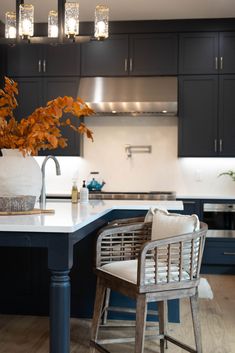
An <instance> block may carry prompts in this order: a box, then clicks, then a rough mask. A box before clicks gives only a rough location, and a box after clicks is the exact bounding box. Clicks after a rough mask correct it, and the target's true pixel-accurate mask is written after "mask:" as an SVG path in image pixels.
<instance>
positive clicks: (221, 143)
mask: <svg viewBox="0 0 235 353" xmlns="http://www.w3.org/2000/svg"><path fill="white" fill-rule="evenodd" d="M219 151H220V152H222V151H223V140H222V139H220V140H219Z"/></svg>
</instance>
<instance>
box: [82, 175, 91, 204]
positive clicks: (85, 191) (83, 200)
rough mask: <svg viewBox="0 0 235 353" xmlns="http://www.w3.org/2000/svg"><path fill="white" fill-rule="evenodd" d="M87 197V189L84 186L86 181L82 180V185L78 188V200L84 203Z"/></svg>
mask: <svg viewBox="0 0 235 353" xmlns="http://www.w3.org/2000/svg"><path fill="white" fill-rule="evenodd" d="M88 199H89V191H88V189H87V187H86V181H85V180H83V184H82V187H81V189H80V202H81V203H86V202H88Z"/></svg>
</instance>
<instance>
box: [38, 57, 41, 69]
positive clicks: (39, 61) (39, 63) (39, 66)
mask: <svg viewBox="0 0 235 353" xmlns="http://www.w3.org/2000/svg"><path fill="white" fill-rule="evenodd" d="M41 71H42V61H41V59H39V60H38V72H41Z"/></svg>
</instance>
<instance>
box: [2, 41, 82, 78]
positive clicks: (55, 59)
mask: <svg viewBox="0 0 235 353" xmlns="http://www.w3.org/2000/svg"><path fill="white" fill-rule="evenodd" d="M79 74H80V45H56V46H52V45H39V44H25V45H22V44H21V45H15V46H13V47H11V46H8V47H7V75H8V76H14V77H26V76H27V77H29V76H40V77H41V76H77V75H79Z"/></svg>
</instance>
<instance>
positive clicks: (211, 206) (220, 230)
mask: <svg viewBox="0 0 235 353" xmlns="http://www.w3.org/2000/svg"><path fill="white" fill-rule="evenodd" d="M203 221H204V222H205V223H207V224H208V233H207V236H208V237H223V238H224V237H226V238H234V237H235V204H234V203H231V204H230V203H226V204H223V203H204V205H203Z"/></svg>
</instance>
